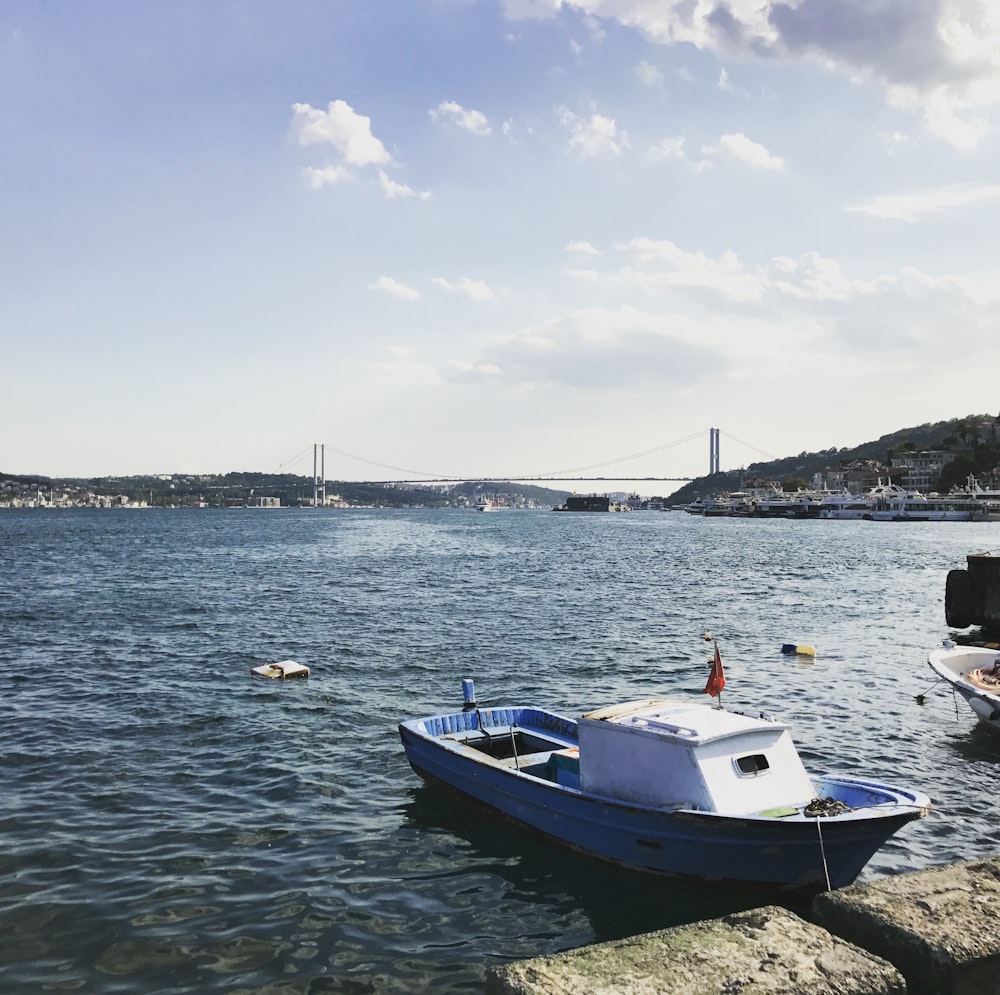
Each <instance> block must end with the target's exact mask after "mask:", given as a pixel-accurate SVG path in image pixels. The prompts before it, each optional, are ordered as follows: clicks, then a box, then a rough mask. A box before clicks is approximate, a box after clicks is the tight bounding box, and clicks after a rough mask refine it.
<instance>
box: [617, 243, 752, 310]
mask: <svg viewBox="0 0 1000 995" xmlns="http://www.w3.org/2000/svg"><path fill="white" fill-rule="evenodd" d="M615 248H616V249H618V250H619V251H620V252H624V253H627V254H629V255H630V256H632V258H633V259H634V260H635V262H636V263H637V264H638V265H639V266H640V267H642V268H640V269H637V268H635V267H631V266H627V267H624V268H622V269H621V270H620V271H619V272H618V273H616V274H614V275H613V276H612V277H611V279H612V281H613V282H616V283H625V284H631V285H634V286H638V287H641V288H642V289H643V290H645V291H646V292H647V293H651V294H662V293H664V292H667V291H670V290H677V289H700V290H707V291H711V292H712V293H714V294H718V295H719V296H721V297H724V298H728V299H730V300H733V301H738V302H750V301H757V300H759V299H760V298H761V296H762V295H763V293H764V290H765V287H766V284H765V281H764V280H763V278H762V277H761V276H760V275H759V274H755V273H748V272H747V271H746V270H745V269H744V267H743V264H742V263H741V262H740V260H739V257H738V256H737V255H736V253H734V252H732V251H728V250H727V251H726V252H723V253H722V255H721V256H719V257H718V258H717V259H713V258H712V257H711V256H708V255H706V254H705V253H704V252H700V251H696V252H687V251H685V250H683V249H681V248H680V247H678V246H677V245H675V244H674V243H673V242H671V241H668V240H661V241H657V240H654V239H651V238H645V237H640V238H634V239H632V240H631V241H629V242H625V243H621V244H619V245H616V246H615Z"/></svg>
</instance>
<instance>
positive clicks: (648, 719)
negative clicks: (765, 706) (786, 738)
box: [583, 698, 788, 744]
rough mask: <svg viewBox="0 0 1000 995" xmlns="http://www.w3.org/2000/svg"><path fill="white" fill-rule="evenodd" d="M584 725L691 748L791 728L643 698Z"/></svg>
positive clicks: (612, 707) (592, 714) (599, 713)
mask: <svg viewBox="0 0 1000 995" xmlns="http://www.w3.org/2000/svg"><path fill="white" fill-rule="evenodd" d="M583 721H585V722H586V721H591V722H609V723H612V724H614V725H617V726H623V727H626V728H628V729H631V730H633V731H635V732H640V733H646V734H652V735H658V736H667V737H670V738H672V739H675V740H678V741H681V742H686V743H691V744H699V743H708V742H712V741H713V740H719V739H726V738H728V737H730V736H742V735H746V734H748V733H754V732H768V733H771V734H774V733H775V732H780V731H781V730H783V729H787V728H788V726H786V725H785V724H784V723H781V722H774V721H772V720H771V719H765V718H763V717H758V716H752V715H744V714H743V713H741V712H730V711H727V710H725V709H722V708H712V707H710V706H707V705H701V704H694V703H692V702H686V701H675V700H672V699H670V698H644V699H642V700H641V701H629V702H625V703H624V704H620V705H610V706H608V707H607V708H600V709H598V710H597V711H594V712H588V713H587V714H586V715H584V716H583Z"/></svg>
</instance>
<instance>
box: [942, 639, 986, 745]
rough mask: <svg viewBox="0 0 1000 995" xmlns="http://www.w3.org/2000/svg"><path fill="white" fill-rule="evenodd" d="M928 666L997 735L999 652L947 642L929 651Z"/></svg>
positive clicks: (948, 640)
mask: <svg viewBox="0 0 1000 995" xmlns="http://www.w3.org/2000/svg"><path fill="white" fill-rule="evenodd" d="M927 662H928V663H929V664H930V668H931V670H933V671H934V673H935V674H937V675H938V677H940V678H941V679H942V680H945V681H947V682H948V683H949V684H950V685H951V686H952V687H953V688H954V689H955V691H957V692H958V693H959V694H960V695H961V696H962V697H963V698H964V699H965V700H966V702H968V705H969V707H970V708H971V709H972V710H973V712H975V713H976V718H978V719H979V721H980V722H982V723H983V725H985V726H988V727H989V728H990V729H993V730H994V731H996V732H1000V650H996V649H990V648H989V647H984V646H956V645H955V643H953V642H952V641H951V640H950V639H946V640H945V641H944V644H943V645H942V646H941V647H940V648H939V649H936V650H932V651H931V653H930V656H928V658H927Z"/></svg>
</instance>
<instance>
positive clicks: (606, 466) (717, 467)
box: [280, 428, 777, 484]
mask: <svg viewBox="0 0 1000 995" xmlns="http://www.w3.org/2000/svg"><path fill="white" fill-rule="evenodd" d="M706 432H707V438H708V470H707V473H708V475H709V476H711V475H712V474H715V473H719V472H720V471H721V462H720V445H719V439H720V436H722V435H726V438H727V440H730V441H732V442H735V443H738V444H739V445H740V446H743V447H744V448H746V449H749V450H752V451H753V452H755V453H758V454H759V455H760V456H762V457H763V458H764V459H766V460H773V459H776V458H777V457H775V456H772V455H771V454H770V453H766V452H764V450H762V449H758V448H757V447H756V446H753V445H750V443H747V442H743V441H742V440H740V439H737V438H736V437H735V436H731V435H729V434H728V433H723V432H722V431H721V430H720V429H718V428H709V429H707V430H705V429H702V430H700V431H698V432H695V433H693V434H691V435H688V436H685V437H684V438H683V439H677V440H675V441H673V442H667V443H664V444H663V445H660V446H654V447H653V448H651V449H645V450H643V451H642V452H638V453H630V454H628V455H626V456H616V457H612V458H610V459H606V460H603V461H602V462H599V463H591V464H588V465H586V466H577V467H570V468H565V469H559V470H546V471H543V472H540V473H498V474H482V473H476V474H462V473H439V472H436V471H431V470H414V469H408V468H405V467H399V466H393V465H391V464H388V463H380V462H378V461H376V460H372V459H368V458H366V457H363V456H358V455H355V454H354V453H350V452H346V451H345V450H342V449H337V448H335V447H333V446H327V445H326V444H320V443H316V444H314V445H313V446H311V447H309V448H307V449H305V450H303V451H302V452H301V453H299V454H298V455H297V456H295V457H294V458H293V459H292V460H290V461H289V462H287V463H282V464H281V467H280V468H281V471H282V472H288V471H289V470H290V469H291V468H292V467H293V466H295V465H296V464H297V463H300V462H302V461H303V460H305V459H306V458H307V457H308V455H309V452H310V451H312V454H313V477H314V478H315V479H316V480H320V479H322V480H325V479H326V469H325V461H326V451H327V450H329V451H330V452H331V453H332V454H333V455H335V456H338V457H340V458H342V459H348V460H352V461H354V462H357V463H362V464H364V465H366V466H371V467H375V468H377V469H379V470H387V471H390V472H392V473H398V474H401V476H397V477H387V478H386V479H384V480H367V479H366V482H367V483H373V484H458V483H465V482H468V481H476V480H491V481H492V480H507V481H511V482H516V483H545V482H547V481H548V482H560V483H563V482H565V483H570V482H573V483H576V482H579V483H586V482H597V481H607V480H613V481H616V482H622V483H630V482H639V481H645V482H657V481H663V482H668V483H684V482H687V481H691V480H695V479H696V478H695V477H691V476H668V475H663V476H661V475H657V474H649V473H645V474H636V473H635V471H634V470H631V471H626V470H625V468H624V466H623V464H627V463H633V464H634V463H635V462H636V461H639V460H644V461H648V460H651V459H652V458H653V457H656V456H659V455H660V454H661V453H665V452H667V451H669V450H671V449H675V448H677V447H679V446H683V445H686V444H688V443H691V442H693V441H695V440H697V439H699V438H702V437H704V436H705V435H706ZM617 467H622V472H621V473H614V472H613V471H614V469H615V468H617ZM597 471H604V472H603V473H601V474H600V475H599V476H598V475H596V474H597ZM609 471H611V472H609Z"/></svg>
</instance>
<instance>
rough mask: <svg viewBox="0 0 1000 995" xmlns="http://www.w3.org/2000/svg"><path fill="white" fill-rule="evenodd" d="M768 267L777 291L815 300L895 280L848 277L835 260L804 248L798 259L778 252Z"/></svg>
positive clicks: (842, 297)
mask: <svg viewBox="0 0 1000 995" xmlns="http://www.w3.org/2000/svg"><path fill="white" fill-rule="evenodd" d="M771 267H772V271H773V274H774V275H773V277H772V279H773V286H774V288H775V289H776V290H777V291H778V292H779V293H782V294H787V295H789V296H790V297H794V298H797V299H798V300H802V301H815V302H818V303H824V302H828V301H848V300H851V299H852V298H857V297H861V296H864V295H868V294H875V293H878V292H879V291H881V290H885V289H886V288H888V287H890V286H892V285H893V284H895V283H896V282H897V280H896V278H895V277H892V276H881V277H878V278H876V279H874V280H849V279H848V278H847V277H845V276H844V274H843V272H842V271H841V268H840V264H839V263H838V262H837V261H836V260H833V259H826V258H824V257H823V256H821V255H819V253H817V252H807V253H805V254H804V255H803V256H802V257H801V258H799V259H798V260H793V259H789V258H788V257H786V256H779V257H776V258H775V259H773V260H772V261H771Z"/></svg>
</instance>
